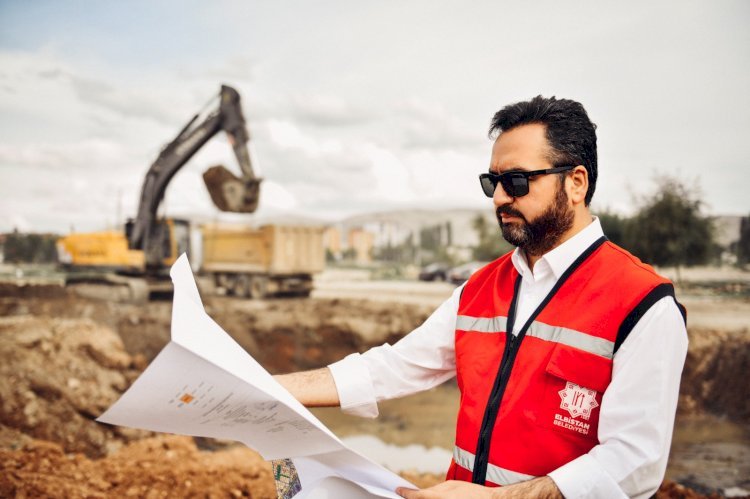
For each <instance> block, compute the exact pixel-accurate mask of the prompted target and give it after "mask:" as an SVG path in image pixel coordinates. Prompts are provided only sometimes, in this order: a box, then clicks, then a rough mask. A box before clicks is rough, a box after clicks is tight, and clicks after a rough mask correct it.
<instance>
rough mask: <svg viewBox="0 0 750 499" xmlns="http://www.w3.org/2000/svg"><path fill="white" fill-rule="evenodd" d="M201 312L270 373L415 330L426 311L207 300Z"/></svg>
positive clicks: (338, 302) (360, 304) (325, 360)
mask: <svg viewBox="0 0 750 499" xmlns="http://www.w3.org/2000/svg"><path fill="white" fill-rule="evenodd" d="M206 309H207V311H208V313H209V315H211V316H212V317H213V318H214V319H215V320H216V322H217V323H219V324H220V325H221V326H222V327H223V328H224V329H225V330H226V331H227V332H228V333H229V334H230V335H231V336H232V337H233V338H234V339H235V340H236V341H237V342H238V343H239V344H240V345H241V346H242V347H243V348H244V349H245V350H247V351H248V352H249V353H250V354H251V355H252V356H253V357H254V358H255V359H256V360H257V361H258V362H260V363H261V364H262V365H263V367H265V368H266V369H268V370H269V371H270V372H272V373H279V372H289V371H293V370H299V369H313V368H316V367H322V366H325V365H327V364H330V363H331V362H335V361H337V360H339V359H341V358H343V357H345V356H346V355H348V354H350V353H352V352H363V351H365V350H367V349H368V348H370V347H372V346H376V345H380V344H382V343H383V342H390V343H394V342H396V341H398V340H399V339H400V338H401V337H403V336H404V335H406V334H407V333H409V332H410V331H411V330H412V329H414V328H416V327H417V326H419V325H420V324H421V323H422V322H424V320H425V319H426V318H427V317H428V316H429V314H430V313H431V312H432V307H429V306H417V305H410V304H403V303H385V302H374V301H366V300H353V299H309V300H267V301H259V302H252V301H242V300H228V299H211V300H208V301H207V302H206Z"/></svg>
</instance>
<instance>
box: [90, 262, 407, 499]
mask: <svg viewBox="0 0 750 499" xmlns="http://www.w3.org/2000/svg"><path fill="white" fill-rule="evenodd" d="M171 276H172V281H173V283H174V305H173V308H172V339H171V341H170V342H169V344H167V346H166V347H164V349H163V350H162V351H161V352H160V353H159V355H158V356H157V357H156V358H155V359H154V361H153V362H152V363H151V364H150V365H149V366H148V368H147V369H146V370H145V371H144V372H143V374H141V376H140V377H139V378H138V379H137V380H136V381H135V383H133V385H132V386H131V387H130V389H128V391H127V392H125V393H124V394H123V395H122V397H120V399H119V400H118V401H117V402H116V403H115V404H114V405H113V406H112V407H110V408H109V409H108V410H107V411H106V412H105V413H104V414H102V415H101V416H100V417H99V419H98V421H100V422H103V423H109V424H115V425H121V426H129V427H133V428H142V429H147V430H153V431H161V432H169V433H179V434H184V435H193V436H202V437H213V438H222V439H231V440H236V441H239V442H242V443H243V444H245V445H247V446H248V447H250V448H252V449H254V450H256V451H258V452H259V453H260V454H261V455H262V456H263V458H264V459H267V460H282V459H286V460H285V461H275V462H274V467H275V470H274V473H275V474H276V475H277V480H278V479H279V478H280V477H281V479H282V480H283V479H284V478H288V477H289V474H290V468H291V471H293V472H296V473H297V474H298V486H297V488H296V489H295V488H294V487H292V490H291V491H290V492H288V493H287V494H285V496H286V497H295V498H297V499H302V498H305V497H307V498H324V497H330V498H335V497H352V498H357V497H362V498H372V497H392V498H398V497H399V496H398V495H396V494H395V492H393V491H394V490H395V488H396V487H399V486H403V487H410V488H416V487H414V486H413V485H411V484H410V483H409V482H407V481H406V480H404V479H403V478H401V477H399V476H398V475H396V474H395V473H393V472H391V471H389V470H387V469H385V468H383V467H382V466H380V465H378V464H376V463H374V462H372V461H370V460H369V459H367V458H365V457H364V456H362V455H360V454H358V453H356V452H354V451H353V450H351V449H349V448H347V447H346V446H345V445H344V444H343V443H342V442H341V440H339V439H338V438H337V437H336V435H334V434H333V433H332V432H331V431H330V430H329V429H328V428H326V426H325V425H323V423H321V422H320V421H319V420H318V419H317V418H316V417H315V416H314V415H313V414H312V413H311V412H310V411H308V410H307V409H306V408H305V407H304V406H302V404H300V403H299V402H298V401H297V400H296V399H295V398H294V397H293V396H292V395H291V394H290V393H289V392H288V391H286V390H285V389H284V388H283V387H282V386H281V385H279V384H278V383H277V382H276V380H274V379H273V377H272V376H271V375H270V374H269V373H268V372H267V371H266V370H265V369H263V367H262V366H261V365H260V364H258V363H257V362H256V361H255V360H254V359H253V358H252V357H250V355H248V354H247V352H245V351H244V350H243V349H242V347H240V346H239V345H238V344H237V343H236V342H235V341H234V340H233V339H232V338H231V337H230V336H229V335H228V334H227V333H226V332H225V331H224V330H223V329H222V328H221V327H220V326H219V325H218V324H216V323H215V322H214V321H213V320H212V319H211V318H210V317H209V316H208V315H207V314H206V312H205V310H204V308H203V304H202V302H201V299H200V295H199V294H198V287H197V286H196V284H195V280H194V278H193V274H192V271H191V269H190V264H189V262H188V259H187V256H186V255H184V254H183V255H182V256H181V257H180V258H179V259H178V260H177V261H176V262H175V264H174V266H173V267H172V270H171ZM294 479H295V480H296V479H297V476H295V477H294ZM299 485H301V490H300V491H299V492H298V493H296V494H294V491H295V490H297V489H298V488H299Z"/></svg>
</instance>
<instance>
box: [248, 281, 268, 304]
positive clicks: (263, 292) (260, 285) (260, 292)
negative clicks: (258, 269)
mask: <svg viewBox="0 0 750 499" xmlns="http://www.w3.org/2000/svg"><path fill="white" fill-rule="evenodd" d="M249 277H250V279H249V281H250V282H249V285H248V288H247V289H248V291H247V294H246V295H245V296H247V297H248V298H252V299H253V300H260V299H262V298H265V297H266V296H267V295H268V278H267V277H265V276H262V275H251V276H249Z"/></svg>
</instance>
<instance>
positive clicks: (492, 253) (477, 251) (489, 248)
mask: <svg viewBox="0 0 750 499" xmlns="http://www.w3.org/2000/svg"><path fill="white" fill-rule="evenodd" d="M489 225H490V224H488V223H487V219H486V218H485V217H484V215H481V214H479V215H477V216H476V217H475V218H474V220H472V226H473V227H474V230H475V231H477V236H479V244H478V245H477V246H475V247H474V249H473V251H472V253H473V255H474V259H475V260H481V261H490V260H494V259H495V258H497V257H499V256H501V255H504V254H505V253H507V252H508V251H510V250H512V249H513V246H512V245H511V244H510V243H508V242H507V241H506V240H505V239H503V237H502V235H500V231H499V229H497V228H494V229H491V228H490V226H489Z"/></svg>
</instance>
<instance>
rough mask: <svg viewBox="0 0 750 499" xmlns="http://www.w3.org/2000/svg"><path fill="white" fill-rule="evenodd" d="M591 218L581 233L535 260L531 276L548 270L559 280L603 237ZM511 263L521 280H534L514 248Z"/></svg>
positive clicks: (523, 259)
mask: <svg viewBox="0 0 750 499" xmlns="http://www.w3.org/2000/svg"><path fill="white" fill-rule="evenodd" d="M592 218H593V219H592V221H591V223H590V224H588V225H587V226H586V227H585V228H584V229H583V230H582V231H580V232H579V233H578V234H576V235H574V236H573V237H571V238H570V239H568V240H567V241H565V242H564V243H562V244H561V245H560V246H558V247H557V248H555V249H553V250H552V251H550V252H548V253H545V254H544V255H543V256H542V257H541V258H540V259H539V260H537V262H536V264H535V265H534V272H533V274H540V273H546V269H547V268H549V270H551V271H552V273H553V274H554V275H555V279H559V278H560V276H561V275H563V273H564V272H565V271H566V270H567V269H568V267H570V265H571V264H572V263H573V262H574V261H575V259H576V258H578V257H579V256H580V255H581V253H583V252H584V251H586V249H587V248H588V247H589V246H591V245H592V244H594V241H596V240H597V239H599V238H600V237H602V236H603V235H604V231H603V230H602V225H601V223H600V222H599V218H597V217H592ZM511 262H513V266H514V267H515V268H516V270H517V271H518V273H519V274H521V276H522V277H523V278H529V277H531V278H532V279H533V278H534V275H533V274H532V271H531V269H529V264H528V263H527V262H526V258H525V257H524V255H523V253H522V252H521V249H520V248H516V249H515V251H513V255H512V256H511ZM540 264H541V265H540Z"/></svg>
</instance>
